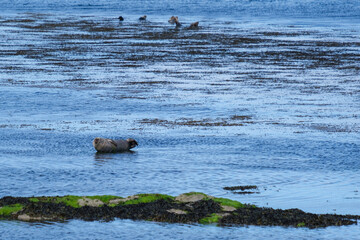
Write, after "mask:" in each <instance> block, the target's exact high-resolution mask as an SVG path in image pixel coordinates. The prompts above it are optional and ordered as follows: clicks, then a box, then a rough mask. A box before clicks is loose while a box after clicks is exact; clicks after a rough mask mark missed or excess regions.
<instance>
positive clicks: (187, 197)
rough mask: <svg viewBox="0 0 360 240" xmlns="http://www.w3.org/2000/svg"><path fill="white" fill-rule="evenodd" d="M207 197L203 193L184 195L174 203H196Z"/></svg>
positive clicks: (178, 197)
mask: <svg viewBox="0 0 360 240" xmlns="http://www.w3.org/2000/svg"><path fill="white" fill-rule="evenodd" d="M206 197H209V196H207V195H206V194H203V193H184V194H181V195H179V196H177V197H176V198H175V201H179V202H184V203H189V202H197V201H200V200H203V199H205V198H206Z"/></svg>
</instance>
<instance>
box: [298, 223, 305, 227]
mask: <svg viewBox="0 0 360 240" xmlns="http://www.w3.org/2000/svg"><path fill="white" fill-rule="evenodd" d="M296 226H297V227H305V223H304V222H301V223H298V224H297V225H296Z"/></svg>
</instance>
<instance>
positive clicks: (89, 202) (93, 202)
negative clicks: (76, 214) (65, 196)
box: [78, 197, 104, 207]
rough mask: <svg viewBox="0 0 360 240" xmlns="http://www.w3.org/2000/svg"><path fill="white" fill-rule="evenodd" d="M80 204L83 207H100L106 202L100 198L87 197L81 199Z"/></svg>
mask: <svg viewBox="0 0 360 240" xmlns="http://www.w3.org/2000/svg"><path fill="white" fill-rule="evenodd" d="M78 204H79V206H80V207H83V206H90V207H99V206H101V205H104V203H103V202H102V201H100V200H99V199H90V198H86V197H84V198H81V199H79V200H78Z"/></svg>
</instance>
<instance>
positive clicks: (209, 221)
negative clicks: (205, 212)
mask: <svg viewBox="0 0 360 240" xmlns="http://www.w3.org/2000/svg"><path fill="white" fill-rule="evenodd" d="M221 218H222V217H221V216H219V215H217V214H216V213H213V214H211V215H210V216H209V217H204V218H202V219H200V220H199V223H201V224H212V223H218V222H219V220H220V219H221Z"/></svg>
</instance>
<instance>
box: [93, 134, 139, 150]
mask: <svg viewBox="0 0 360 240" xmlns="http://www.w3.org/2000/svg"><path fill="white" fill-rule="evenodd" d="M137 145H138V143H137V142H136V141H135V140H134V139H132V138H128V139H126V140H122V139H120V140H113V139H108V138H100V137H97V138H95V139H94V141H93V146H94V148H95V149H96V151H98V152H104V153H110V152H124V151H129V150H130V149H132V148H134V147H136V146H137Z"/></svg>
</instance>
